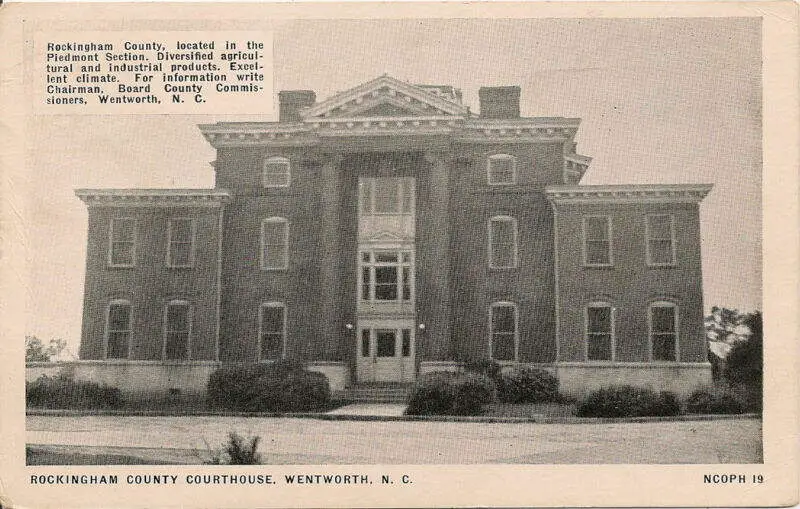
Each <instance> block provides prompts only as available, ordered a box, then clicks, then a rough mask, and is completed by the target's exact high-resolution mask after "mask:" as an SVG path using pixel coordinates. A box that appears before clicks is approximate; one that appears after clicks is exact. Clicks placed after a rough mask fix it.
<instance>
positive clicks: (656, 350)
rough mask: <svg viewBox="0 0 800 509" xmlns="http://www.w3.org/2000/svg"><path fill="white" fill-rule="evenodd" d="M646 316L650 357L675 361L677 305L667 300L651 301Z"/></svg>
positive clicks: (654, 359) (676, 351)
mask: <svg viewBox="0 0 800 509" xmlns="http://www.w3.org/2000/svg"><path fill="white" fill-rule="evenodd" d="M647 318H648V320H647V321H648V329H649V331H650V359H651V360H653V361H677V360H678V357H679V354H678V306H677V305H676V304H675V303H673V302H667V301H657V302H653V303H652V304H650V308H649V310H648V313H647Z"/></svg>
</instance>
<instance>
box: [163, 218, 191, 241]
mask: <svg viewBox="0 0 800 509" xmlns="http://www.w3.org/2000/svg"><path fill="white" fill-rule="evenodd" d="M169 234H170V241H172V242H191V241H192V220H191V219H173V220H171V221H170V223H169Z"/></svg>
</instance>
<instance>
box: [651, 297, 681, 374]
mask: <svg viewBox="0 0 800 509" xmlns="http://www.w3.org/2000/svg"><path fill="white" fill-rule="evenodd" d="M655 307H669V308H672V309H673V313H674V317H675V324H674V326H675V360H674V361H670V360H658V361H655V360H653V308H655ZM679 311H680V310H679V309H678V304H676V303H675V302H673V301H669V300H656V301H652V302H650V304H648V305H647V358H648V360H649V361H650V362H680V360H681V342H680V339H681V336H680V330H681V329H680V326H681V321H680V313H679Z"/></svg>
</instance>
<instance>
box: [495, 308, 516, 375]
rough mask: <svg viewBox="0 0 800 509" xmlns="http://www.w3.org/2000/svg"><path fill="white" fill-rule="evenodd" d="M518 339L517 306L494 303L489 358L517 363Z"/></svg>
mask: <svg viewBox="0 0 800 509" xmlns="http://www.w3.org/2000/svg"><path fill="white" fill-rule="evenodd" d="M517 337H518V336H517V305H516V304H514V303H512V302H495V303H493V304H492V305H491V306H490V307H489V357H490V358H491V359H494V360H496V361H516V360H517V350H518V345H517V343H518V342H517Z"/></svg>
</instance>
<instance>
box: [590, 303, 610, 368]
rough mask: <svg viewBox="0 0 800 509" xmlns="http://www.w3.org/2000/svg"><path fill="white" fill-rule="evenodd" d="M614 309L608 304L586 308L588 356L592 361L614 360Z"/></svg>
mask: <svg viewBox="0 0 800 509" xmlns="http://www.w3.org/2000/svg"><path fill="white" fill-rule="evenodd" d="M612 317H613V311H612V308H611V306H610V305H607V304H592V305H590V306H589V307H588V308H586V345H587V347H586V358H587V359H588V360H590V361H610V360H614V328H613V324H612Z"/></svg>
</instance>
